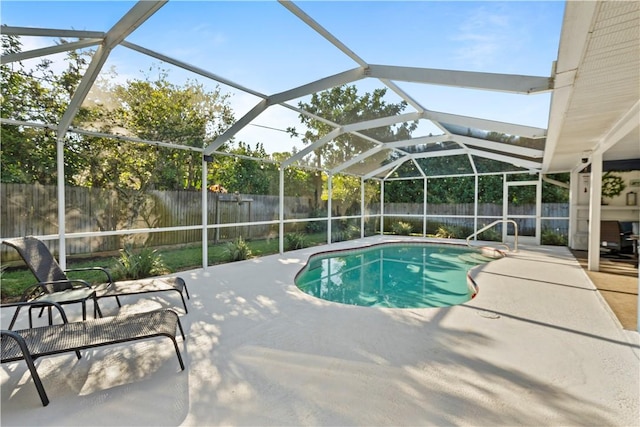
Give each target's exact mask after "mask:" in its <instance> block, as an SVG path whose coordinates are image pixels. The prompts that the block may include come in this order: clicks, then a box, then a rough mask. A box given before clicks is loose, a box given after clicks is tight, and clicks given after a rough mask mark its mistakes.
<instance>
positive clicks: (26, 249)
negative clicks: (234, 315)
mask: <svg viewBox="0 0 640 427" xmlns="http://www.w3.org/2000/svg"><path fill="white" fill-rule="evenodd" d="M2 243H3V244H5V245H8V246H10V247H12V248H14V249H15V250H16V251H17V252H18V254H19V255H20V257H21V258H22V259H23V260H24V262H25V263H26V264H27V266H28V267H29V269H30V270H31V272H32V273H33V275H34V276H35V277H36V280H38V283H37V284H35V285H33V286H31V287H29V288H28V289H27V290H25V292H24V293H23V295H22V301H28V300H39V301H42V300H44V301H53V302H57V303H60V304H63V303H64V304H68V303H71V302H75V301H67V298H66V296H65V295H64V294H61V293H60V292H66V291H67V290H68V288H69V287H70V286H71V285H70V284H71V283H75V282H83V283H84V284H85V285H86V286H89V285H88V284H87V283H86V282H84V281H79V280H71V279H69V278H68V277H67V274H66V273H67V272H70V271H87V270H98V271H102V272H103V273H104V274H105V276H106V282H105V283H101V284H99V285H95V286H91V287H90V289H91V291H93V292H95V302H96V305H95V310H94V317H96V316H95V314H96V312H97V314H99V315H101V313H100V308H99V306H98V305H97V301H98V300H100V299H102V298H109V297H113V298H115V299H116V302H117V303H118V306H119V307H121V306H122V305H121V303H120V299H119V297H121V296H124V295H139V294H145V293H152V292H177V293H178V294H179V295H180V298H181V300H182V305H183V307H184V311H185V313H188V309H187V303H186V301H185V299H184V296H183V293H184V294H186V296H187V298H188V299H189V298H190V297H189V290H188V289H187V284H186V283H185V281H184V280H183V279H182V278H180V277H154V278H148V279H140V280H127V281H114V280H113V279H112V277H111V274H109V272H108V271H107V270H106V269H104V268H102V267H89V268H77V269H68V270H64V271H63V270H62V268H61V267H60V264H58V261H56V259H55V257H54V256H53V254H52V253H51V251H49V248H47V246H46V245H45V244H44V243H43V242H42V241H41V240H38V239H36V238H35V237H32V236H27V237H18V238H15V239H6V240H4V241H3V242H2ZM34 291H35V292H36V293H35V295H34ZM16 316H17V313H16V315H15V316H14V319H13V320H12V324H11V326H10V327H9V329H12V327H13V322H14V321H15V317H16Z"/></svg>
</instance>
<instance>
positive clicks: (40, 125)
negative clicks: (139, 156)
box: [0, 118, 202, 152]
mask: <svg viewBox="0 0 640 427" xmlns="http://www.w3.org/2000/svg"><path fill="white" fill-rule="evenodd" d="M0 123H2V124H4V125H10V126H28V127H32V128H38V129H49V130H56V129H57V128H58V126H57V125H54V124H50V123H36V122H27V121H24V120H13V119H6V118H0ZM67 132H70V133H77V134H81V135H88V136H94V137H96V138H108V139H115V140H117V141H129V142H136V143H140V144H147V145H153V146H156V147H167V148H171V149H177V150H186V151H195V152H201V151H202V148H199V147H192V146H190V145H183V144H172V143H170V142H162V141H153V140H149V139H142V138H135V137H132V136H125V135H115V134H111V133H105V132H96V131H92V130H87V129H81V128H74V127H69V129H68V130H67Z"/></svg>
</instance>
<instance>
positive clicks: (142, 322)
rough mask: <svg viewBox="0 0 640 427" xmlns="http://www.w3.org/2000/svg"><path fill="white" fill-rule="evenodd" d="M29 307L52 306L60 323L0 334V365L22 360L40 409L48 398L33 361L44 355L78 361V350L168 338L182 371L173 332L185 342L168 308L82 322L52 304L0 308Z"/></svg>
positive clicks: (38, 303) (177, 323)
mask: <svg viewBox="0 0 640 427" xmlns="http://www.w3.org/2000/svg"><path fill="white" fill-rule="evenodd" d="M24 306H29V308H33V307H44V306H47V307H49V308H51V307H55V308H56V309H57V310H58V311H59V313H60V317H61V319H62V324H56V325H49V326H41V327H37V328H29V329H23V330H18V331H8V330H2V331H0V348H1V360H0V361H1V362H2V363H7V362H15V361H19V360H24V361H25V362H26V363H27V367H28V368H29V372H30V373H31V377H32V378H33V382H34V383H35V386H36V389H37V390H38V394H39V395H40V400H41V401H42V405H43V406H47V405H48V404H49V397H48V396H47V393H46V392H45V390H44V385H43V384H42V380H41V379H40V375H38V371H37V370H36V367H35V363H34V361H35V360H36V359H37V358H39V357H43V356H50V355H54V354H60V353H67V352H71V351H73V352H75V353H76V357H77V358H78V359H80V358H81V357H82V356H81V355H80V350H85V349H88V348H94V347H101V346H105V345H111V344H120V343H125V342H130V341H138V340H144V339H151V338H156V337H163V336H164V337H168V338H169V339H171V341H173V345H174V348H175V350H176V355H177V356H178V362H179V363H180V368H181V369H182V370H183V371H184V362H183V361H182V355H181V354H180V349H179V348H178V343H177V342H176V331H177V329H179V330H180V334H181V335H182V340H183V341H184V339H185V338H184V331H183V329H182V324H181V323H180V318H179V317H178V314H177V313H176V312H175V311H173V310H169V309H165V310H156V311H148V312H144V313H136V314H130V315H126V316H116V317H103V318H101V319H94V320H88V321H82V322H73V323H69V322H68V321H67V317H66V315H65V312H64V309H63V308H62V306H61V305H59V304H56V303H51V302H19V303H12V304H3V305H1V306H0V307H2V308H6V307H16V308H17V309H19V308H21V307H24Z"/></svg>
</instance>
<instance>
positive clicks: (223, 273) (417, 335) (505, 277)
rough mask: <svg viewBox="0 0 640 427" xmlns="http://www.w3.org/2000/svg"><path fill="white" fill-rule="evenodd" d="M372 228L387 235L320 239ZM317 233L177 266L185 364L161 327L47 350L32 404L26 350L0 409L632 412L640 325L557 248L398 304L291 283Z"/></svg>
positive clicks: (441, 417) (427, 415)
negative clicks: (437, 300)
mask: <svg viewBox="0 0 640 427" xmlns="http://www.w3.org/2000/svg"><path fill="white" fill-rule="evenodd" d="M382 240H397V239H389V238H383V237H374V238H367V239H364V240H359V241H352V242H343V243H339V244H334V245H331V247H330V248H331V249H337V248H342V247H350V246H354V245H362V244H371V243H377V242H380V241H382ZM419 240H428V239H419ZM326 249H328V247H316V248H308V249H304V250H299V251H295V252H288V253H285V254H284V255H282V256H280V255H272V256H267V257H263V258H259V259H253V260H248V261H242V262H238V263H231V264H225V265H220V266H215V267H210V268H208V269H206V270H202V269H200V270H193V271H188V272H181V273H180V274H179V275H180V276H182V277H184V278H185V279H186V280H187V283H188V286H189V290H190V293H191V301H190V302H189V314H187V315H182V321H183V325H184V327H185V333H186V335H187V339H186V342H182V341H181V340H180V341H179V344H180V346H181V351H182V352H183V357H184V358H185V363H186V365H187V368H186V370H185V371H180V369H179V366H178V363H177V361H176V358H175V353H174V350H173V346H172V345H171V344H170V343H169V342H168V341H166V340H157V341H149V342H143V343H136V344H131V343H127V344H124V345H120V346H112V347H104V348H98V349H93V350H90V351H85V352H84V353H83V358H82V359H81V360H77V359H76V358H75V356H74V355H73V354H72V353H70V354H65V355H60V356H55V357H48V358H44V359H41V360H39V361H37V362H36V366H37V369H38V372H39V373H40V375H41V377H42V379H43V382H44V386H45V389H46V390H47V393H48V394H49V398H50V399H51V403H50V404H49V406H47V407H43V406H42V405H41V403H40V399H39V398H38V395H37V392H36V389H35V387H34V384H33V381H32V380H31V377H30V375H29V372H28V370H27V368H26V365H25V364H24V362H16V363H10V364H3V365H2V369H0V381H1V384H2V389H1V390H2V395H1V401H0V403H1V405H2V406H1V416H2V425H3V426H17V425H22V426H35V425H38V426H63V425H64V426H102V425H105V426H106V425H113V426H115V425H117V426H124V425H135V426H160V425H167V426H218V425H226V426H230V425H278V426H280V425H372V426H373V425H375V426H379V425H394V426H399V425H413V426H416V425H473V426H485V425H486V426H489V425H490V426H496V425H509V426H514V425H564V426H568V425H583V426H586V425H589V426H593V425H607V426H630V425H638V414H639V404H638V401H639V390H640V387H639V377H640V375H639V366H640V362H639V361H640V340H639V335H638V333H636V332H631V331H625V330H623V329H622V328H621V326H620V324H619V322H618V321H617V319H616V318H615V316H614V315H613V314H612V312H611V311H610V309H609V308H608V306H607V305H606V304H605V303H604V301H603V299H602V297H601V296H600V295H599V293H598V292H597V291H596V289H595V287H594V286H593V284H592V283H591V281H590V280H589V278H588V276H587V275H586V274H585V272H584V271H583V269H582V268H581V267H580V266H579V264H578V263H577V262H576V260H575V259H574V257H573V256H572V255H571V253H570V252H569V250H568V249H567V248H558V247H544V246H542V247H535V246H529V247H521V248H520V250H519V252H517V253H513V254H509V256H507V257H506V258H504V259H500V260H497V261H493V262H491V263H489V264H486V265H485V266H483V267H482V268H481V269H479V270H477V271H476V272H475V273H474V274H475V276H476V280H477V282H478V284H479V286H480V293H479V294H478V296H477V297H476V298H475V299H474V300H472V301H470V302H469V303H466V304H464V305H460V306H455V307H448V308H437V309H402V310H401V309H384V308H366V307H353V306H346V305H341V304H336V303H330V302H326V301H321V300H318V299H315V298H313V297H311V296H308V295H306V294H303V293H302V292H300V291H299V290H298V289H297V288H296V287H295V285H294V283H293V278H294V276H295V274H296V273H297V271H298V270H299V269H300V268H301V267H302V266H303V265H304V263H305V262H306V260H307V258H308V256H309V255H310V254H311V253H313V252H316V251H319V250H326ZM125 302H126V303H131V302H136V304H130V305H126V306H125V307H123V311H133V310H146V309H149V308H156V307H161V306H169V305H170V304H175V306H176V307H180V303H179V301H174V300H173V297H170V296H166V297H160V296H157V295H156V296H154V297H152V298H151V299H140V300H138V301H136V300H135V299H134V298H131V299H128V300H127V301H125ZM101 306H102V307H103V311H104V312H105V314H110V313H111V314H113V313H115V312H116V305H115V303H112V304H110V303H103V304H101ZM78 311H79V310H78ZM179 312H180V313H181V311H179ZM71 314H72V316H74V317H77V316H78V314H79V313H75V312H72V313H71ZM4 315H5V316H6V314H4ZM2 322H3V324H4V325H6V324H7V323H6V322H7V319H6V318H3V319H2Z"/></svg>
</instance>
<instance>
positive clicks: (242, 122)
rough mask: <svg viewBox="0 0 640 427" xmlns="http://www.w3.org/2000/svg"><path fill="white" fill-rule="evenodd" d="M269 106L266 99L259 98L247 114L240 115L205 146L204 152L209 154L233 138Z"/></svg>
mask: <svg viewBox="0 0 640 427" xmlns="http://www.w3.org/2000/svg"><path fill="white" fill-rule="evenodd" d="M268 106H269V104H268V101H267V100H266V99H263V100H261V101H260V102H258V103H257V104H256V106H255V107H253V108H252V109H251V110H250V111H249V112H248V113H247V114H245V115H244V116H242V117H241V118H240V119H239V120H237V121H236V122H235V123H234V124H233V125H231V127H230V128H229V129H227V130H226V131H224V133H223V134H222V135H220V136H218V137H217V138H216V139H215V141H213V142H212V143H211V144H209V145H208V146H207V148H205V149H204V154H205V155H209V154H211V153H213V152H214V151H215V150H217V149H218V148H219V147H220V146H221V145H222V144H224V143H225V142H227V141H228V140H230V139H231V138H233V136H234V135H235V134H236V133H238V132H240V130H241V129H242V128H244V127H245V126H246V125H248V124H249V123H251V121H253V119H255V118H256V117H258V116H259V115H260V114H262V112H263V111H264V110H266V109H267V107H268Z"/></svg>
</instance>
